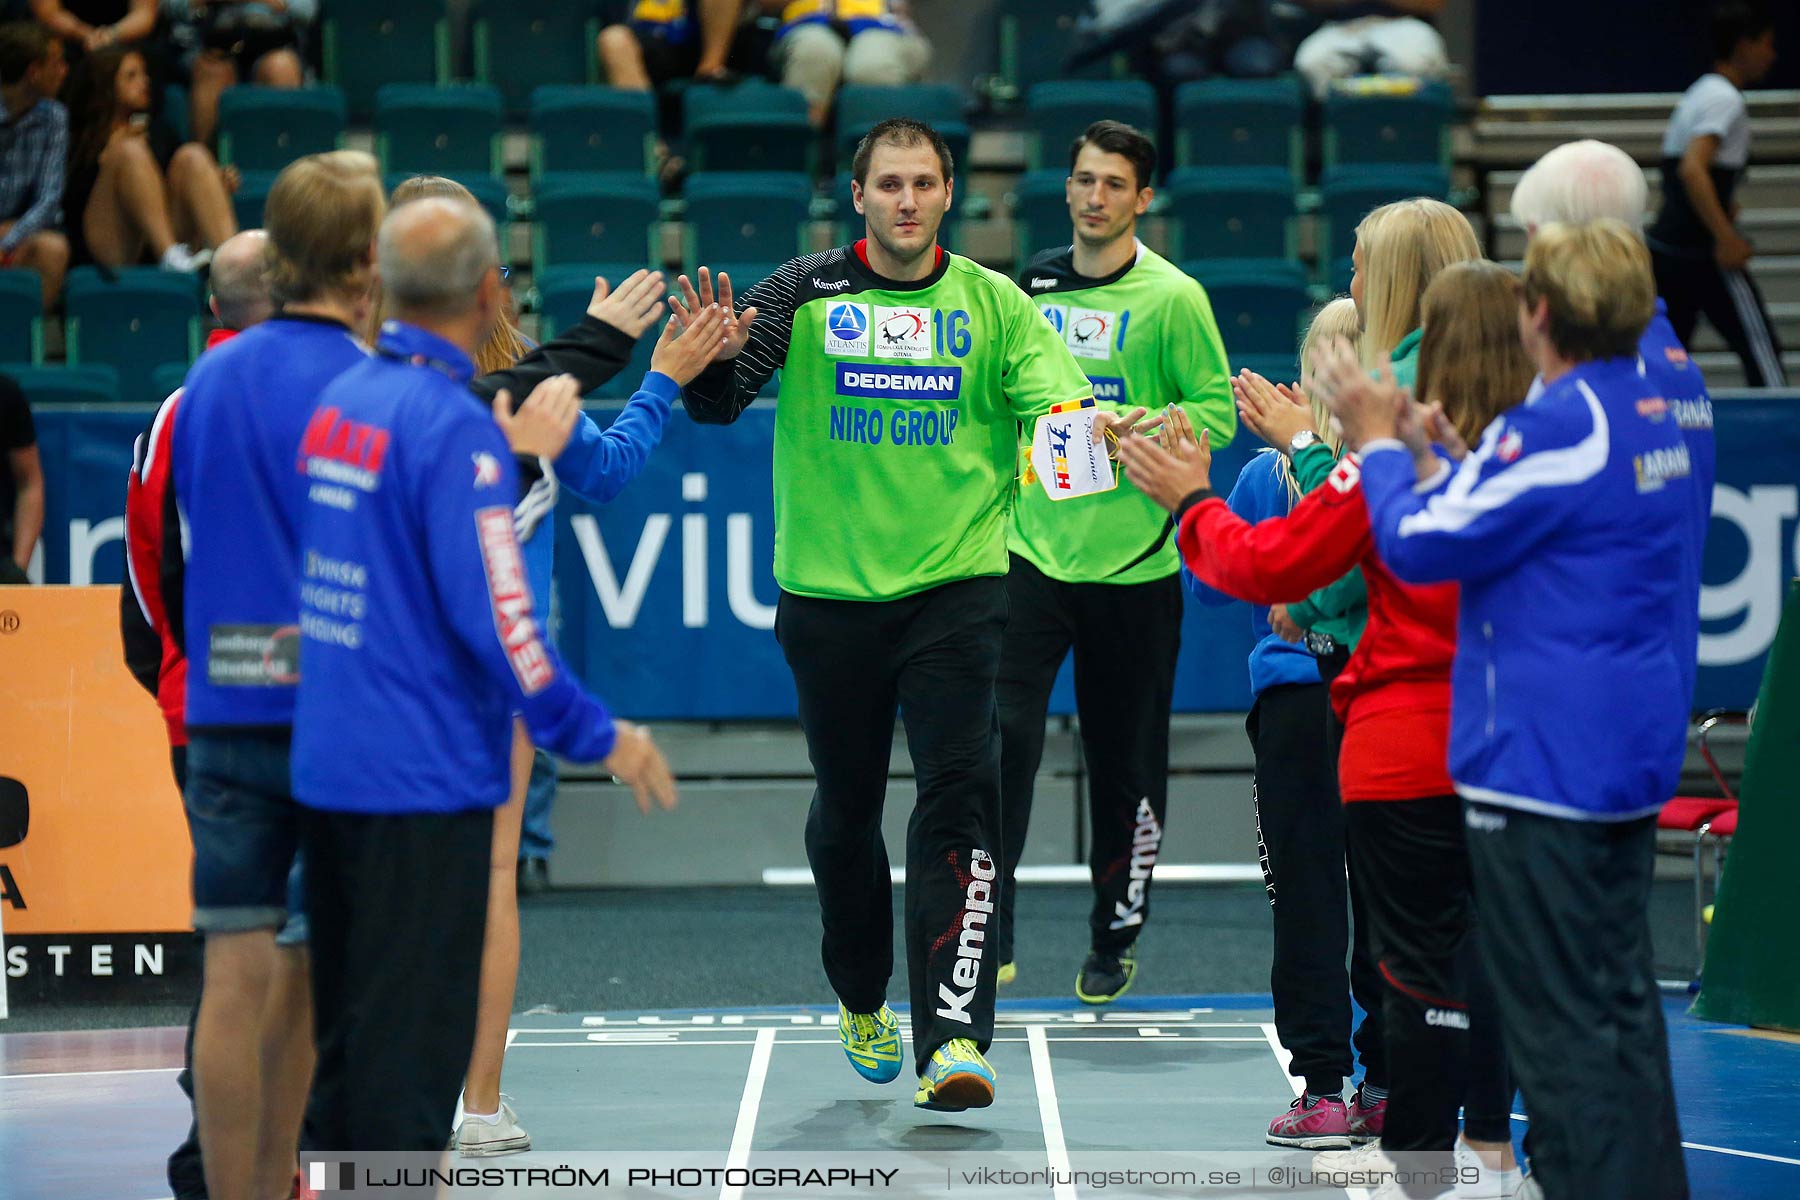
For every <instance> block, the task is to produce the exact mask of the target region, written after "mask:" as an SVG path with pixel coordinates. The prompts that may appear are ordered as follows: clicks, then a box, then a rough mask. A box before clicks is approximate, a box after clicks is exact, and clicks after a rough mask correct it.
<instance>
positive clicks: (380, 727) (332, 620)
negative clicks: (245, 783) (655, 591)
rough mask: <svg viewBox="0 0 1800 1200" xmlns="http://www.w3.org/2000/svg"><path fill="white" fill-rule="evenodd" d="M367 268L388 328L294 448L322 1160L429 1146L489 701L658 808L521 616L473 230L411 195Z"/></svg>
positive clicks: (620, 733)
mask: <svg viewBox="0 0 1800 1200" xmlns="http://www.w3.org/2000/svg"><path fill="white" fill-rule="evenodd" d="M376 257H377V263H378V265H379V269H380V272H381V279H382V285H383V287H384V288H385V290H386V293H387V297H388V301H389V304H390V311H391V312H392V313H393V316H394V319H393V320H390V321H388V322H387V323H386V324H385V325H383V326H382V329H381V333H380V337H379V338H378V340H377V345H376V353H375V354H374V355H372V356H371V357H369V358H368V359H366V360H365V361H363V362H362V363H359V364H358V365H356V366H354V367H352V368H351V369H350V370H348V371H346V372H344V374H343V375H341V376H340V377H339V378H338V379H336V380H334V381H333V382H332V384H331V385H330V386H329V387H327V388H326V389H325V390H324V391H323V393H321V395H320V397H319V401H318V407H317V408H316V409H315V410H314V413H313V417H312V420H311V422H310V424H309V425H308V427H307V430H306V433H305V436H304V437H303V438H302V439H301V440H300V444H299V446H298V448H297V456H298V460H299V466H300V472H301V474H302V476H303V477H304V478H305V479H306V480H307V486H308V493H307V502H306V505H305V508H304V511H303V513H302V515H301V522H300V525H301V528H300V555H299V558H300V563H301V580H300V639H301V654H302V657H303V659H304V661H305V663H306V669H305V672H304V675H303V678H302V681H301V685H300V694H299V698H298V701H297V703H296V707H295V713H294V744H293V788H294V795H295V798H296V799H298V800H299V801H300V803H301V805H302V806H303V813H302V819H301V843H302V846H303V848H304V853H305V856H306V863H307V895H306V900H307V914H308V918H309V920H310V922H311V925H312V954H313V1003H314V1008H315V1012H316V1014H317V1015H316V1028H317V1031H318V1051H319V1066H318V1071H317V1074H316V1076H315V1081H314V1091H313V1104H312V1109H311V1111H312V1112H313V1114H314V1117H315V1122H314V1123H315V1125H316V1126H317V1128H316V1135H317V1145H318V1148H319V1149H320V1150H323V1151H348V1150H388V1151H437V1150H442V1149H443V1146H444V1139H445V1134H446V1132H447V1130H448V1128H449V1122H450V1117H451V1113H452V1111H453V1109H454V1107H455V1103H456V1093H457V1089H458V1087H459V1086H460V1085H461V1083H462V1076H463V1068H464V1066H465V1065H466V1064H467V1063H468V1059H469V1048H470V1045H471V1044H472V1042H473V1040H474V1034H475V1014H476V1002H477V1001H476V997H477V981H478V979H479V976H480V970H481V941H482V939H481V936H480V931H481V929H482V928H483V926H484V925H485V922H486V912H487V893H488V879H489V872H488V853H489V847H490V844H491V840H492V833H493V825H494V809H495V808H496V807H498V806H499V805H501V804H502V803H504V802H505V800H506V797H507V791H508V782H509V775H508V758H509V747H510V745H511V740H512V714H513V713H514V712H520V713H522V714H523V715H524V718H525V723H526V725H527V727H528V728H529V730H530V733H531V740H532V742H533V743H534V744H535V745H538V746H542V747H544V748H545V749H547V750H550V751H553V752H555V753H556V754H559V755H561V756H562V757H564V758H567V759H571V760H573V761H576V762H595V761H602V762H604V764H605V766H606V768H607V770H608V771H609V772H611V773H612V775H613V776H615V777H616V778H618V779H619V780H620V781H622V782H624V783H627V784H629V785H630V786H631V787H632V789H633V790H634V792H636V793H637V797H638V803H639V805H640V807H645V808H647V807H648V806H649V804H650V802H651V800H652V799H654V800H655V801H657V802H658V803H660V804H661V805H662V806H663V807H665V808H667V807H670V806H672V805H673V804H674V802H675V784H674V780H673V779H672V778H671V776H670V774H669V767H668V764H667V763H666V762H664V761H663V757H662V755H661V753H660V752H659V751H658V750H657V749H656V747H655V745H654V744H653V743H652V742H651V740H650V736H649V734H648V733H647V732H646V731H645V730H644V729H642V728H641V727H638V726H636V725H633V724H631V723H629V722H626V721H615V720H614V719H613V718H612V717H611V715H609V714H608V712H607V710H606V707H605V706H604V705H603V704H601V703H600V701H599V700H597V699H595V698H594V697H593V696H591V695H589V694H588V693H587V692H585V691H584V690H583V689H582V688H581V686H580V684H578V683H577V682H576V681H575V679H574V677H573V676H572V675H570V674H569V673H568V671H567V670H566V669H565V668H564V666H563V664H562V662H561V661H560V659H559V658H558V656H557V654H556V651H555V649H554V648H553V647H552V646H551V644H550V643H549V641H548V640H546V639H545V638H544V637H543V635H542V632H541V627H540V626H539V624H538V621H537V617H536V615H535V612H534V609H533V603H532V596H531V588H530V585H529V583H528V581H527V576H526V573H525V567H524V564H523V562H522V560H521V558H520V555H519V547H518V543H517V541H516V539H515V537H514V533H513V511H512V509H513V503H514V501H515V500H516V499H517V497H518V494H519V492H518V480H517V478H516V477H515V475H516V468H515V467H514V464H513V455H512V452H511V451H510V450H509V449H508V447H507V442H506V438H505V436H504V435H503V434H502V433H501V431H500V428H499V426H498V425H497V424H496V423H495V421H494V418H493V416H492V414H490V413H489V412H488V410H487V408H486V406H485V405H483V404H482V403H481V402H480V401H479V400H477V399H476V398H475V395H474V394H473V393H472V392H471V391H470V390H469V380H470V377H471V376H472V375H473V374H474V369H475V368H474V363H473V361H472V356H473V354H474V352H475V350H476V348H477V347H479V346H480V345H481V344H482V343H483V342H484V341H485V340H486V339H487V336H488V334H489V333H490V332H491V331H492V330H493V328H494V325H495V322H496V321H498V320H499V319H500V317H501V314H502V311H503V310H502V303H503V296H504V284H502V283H501V280H500V254H499V245H498V242H497V240H496V237H495V233H494V223H493V221H492V220H491V219H489V218H488V216H487V215H486V214H485V213H483V212H482V211H481V210H480V209H479V208H477V207H475V206H474V205H472V204H470V203H468V202H467V201H463V200H459V199H441V198H433V199H425V200H416V201H413V202H412V203H410V204H404V205H401V206H400V207H399V208H396V209H395V210H394V211H393V212H392V213H391V214H389V216H388V218H387V220H386V221H385V222H384V223H383V225H382V227H381V233H380V236H379V239H378V241H377V250H376ZM724 329H725V323H724V317H723V315H722V314H721V313H720V312H719V311H718V309H717V308H713V309H711V310H709V311H708V312H707V313H705V314H704V315H703V316H701V318H700V319H699V320H697V321H694V322H692V323H690V325H689V327H688V329H687V331H686V333H685V334H684V335H683V336H682V337H681V338H680V339H676V338H675V337H674V336H673V334H672V332H671V331H669V330H665V331H664V334H663V339H662V342H661V343H660V344H659V346H658V354H657V358H656V360H655V361H656V362H657V364H658V366H657V369H658V370H660V371H663V372H665V373H667V374H668V375H669V376H670V379H671V386H672V387H679V386H680V385H681V384H683V383H685V382H687V380H688V379H691V378H692V377H693V375H695V374H697V373H698V372H699V371H700V368H701V367H703V366H704V365H705V364H706V363H708V362H710V361H711V360H712V358H713V356H714V355H715V354H717V352H718V349H719V345H720V342H721V337H722V335H723V333H724ZM557 388H562V389H565V390H566V391H567V392H568V393H569V395H570V397H572V396H573V394H574V393H575V392H576V391H578V390H579V389H578V385H577V384H576V383H575V382H574V380H573V379H572V378H571V377H568V376H556V377H554V378H552V379H550V380H548V381H546V382H545V383H543V384H540V385H539V387H538V391H540V392H541V391H543V390H544V389H557ZM533 394H534V395H536V394H537V393H536V392H534V393H533ZM551 399H555V397H554V396H552V397H551ZM471 931H474V932H475V935H476V936H474V937H471V936H470V932H471Z"/></svg>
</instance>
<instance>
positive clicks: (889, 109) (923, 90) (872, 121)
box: [837, 83, 969, 172]
mask: <svg viewBox="0 0 1800 1200" xmlns="http://www.w3.org/2000/svg"><path fill="white" fill-rule="evenodd" d="M889 117H913V118H915V119H917V120H920V121H923V122H925V123H926V124H927V125H930V126H931V127H932V128H933V129H935V130H937V131H938V132H939V133H941V134H943V135H944V141H945V142H947V143H949V146H950V157H951V158H952V159H954V160H955V167H956V170H957V171H958V172H962V171H966V170H967V169H968V161H969V121H968V118H967V116H966V115H965V114H964V105H963V94H962V89H960V88H956V87H952V86H951V85H950V84H947V83H902V84H896V85H894V86H892V87H868V86H862V87H859V86H856V85H854V84H852V85H851V86H849V87H846V88H844V90H843V91H841V92H839V93H838V101H837V131H838V135H837V154H838V169H839V170H840V171H847V170H849V169H850V160H851V158H852V157H853V156H854V155H855V153H856V144H857V143H858V142H860V141H861V140H862V139H863V135H864V134H866V133H868V132H869V130H871V129H873V128H874V127H875V126H876V125H878V124H880V123H881V122H882V121H885V120H887V119H888V118H889Z"/></svg>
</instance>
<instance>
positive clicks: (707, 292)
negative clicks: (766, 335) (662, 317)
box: [669, 267, 756, 358]
mask: <svg viewBox="0 0 1800 1200" xmlns="http://www.w3.org/2000/svg"><path fill="white" fill-rule="evenodd" d="M696 275H697V276H698V278H699V286H697V287H696V286H695V284H694V282H693V281H692V280H690V279H688V277H687V276H686V275H682V276H680V277H678V278H677V279H676V281H675V282H676V286H677V287H678V288H680V290H681V294H680V295H679V296H670V297H669V311H670V312H672V313H674V314H675V319H676V321H678V322H679V323H680V325H681V327H682V328H686V327H687V326H688V325H689V324H690V323H692V321H693V320H694V314H696V313H698V312H699V311H700V310H701V309H703V308H709V307H711V306H712V305H714V304H717V305H718V306H719V309H720V311H721V312H723V313H724V314H725V325H726V329H725V333H726V337H725V345H724V348H723V349H721V350H720V351H719V357H720V358H736V357H737V356H738V353H739V352H740V351H741V350H743V348H744V343H745V342H747V341H749V340H750V326H751V325H752V324H754V323H755V321H756V309H755V308H754V307H752V308H746V309H745V310H744V311H743V312H738V311H736V310H735V309H734V308H732V306H731V276H729V275H727V274H725V273H724V272H720V273H719V277H718V284H719V289H718V296H717V297H716V298H715V297H714V295H713V274H712V272H711V271H710V270H708V269H707V268H706V267H701V268H700V270H699V271H698V272H696Z"/></svg>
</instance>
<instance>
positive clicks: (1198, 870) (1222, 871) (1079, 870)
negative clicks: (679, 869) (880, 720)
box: [762, 863, 1263, 887]
mask: <svg viewBox="0 0 1800 1200" xmlns="http://www.w3.org/2000/svg"><path fill="white" fill-rule="evenodd" d="M888 877H889V878H890V879H891V880H892V881H893V882H894V883H897V884H899V883H905V882H906V869H905V868H904V867H892V868H889V871H888ZM1262 877H1263V875H1262V868H1261V867H1259V866H1258V865H1257V864H1255V863H1157V864H1156V881H1157V882H1158V883H1260V882H1261V881H1262ZM1090 878H1091V875H1090V873H1089V871H1088V868H1087V867H1086V866H1084V865H1076V864H1072V863H1071V864H1066V865H1057V864H1045V865H1040V866H1035V867H1020V868H1019V870H1018V875H1017V878H1016V879H1015V880H1014V882H1015V883H1086V882H1088V880H1089V879H1090ZM762 881H763V884H764V886H766V887H811V886H813V876H812V871H811V870H810V869H809V868H807V867H764V868H763V872H762Z"/></svg>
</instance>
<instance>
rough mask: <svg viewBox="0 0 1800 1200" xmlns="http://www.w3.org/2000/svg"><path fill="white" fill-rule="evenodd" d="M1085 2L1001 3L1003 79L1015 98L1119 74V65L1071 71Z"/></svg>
mask: <svg viewBox="0 0 1800 1200" xmlns="http://www.w3.org/2000/svg"><path fill="white" fill-rule="evenodd" d="M1086 8H1087V0H1000V7H999V11H998V14H997V16H998V21H999V27H998V29H997V30H996V31H995V32H996V35H997V37H998V39H999V46H1000V78H1001V79H1002V80H1003V81H1004V83H1005V84H1006V86H1007V88H1008V89H1009V90H1010V91H1011V92H1012V93H1013V94H1015V95H1023V94H1024V93H1025V91H1026V89H1028V88H1030V87H1031V86H1032V85H1033V84H1038V83H1047V82H1050V81H1052V80H1057V79H1110V78H1112V77H1113V76H1114V75H1116V74H1118V70H1117V66H1116V62H1115V60H1110V59H1109V60H1102V61H1100V62H1095V63H1090V64H1088V65H1085V66H1083V67H1082V68H1081V69H1080V70H1076V71H1071V70H1069V69H1068V66H1067V65H1066V64H1067V59H1068V57H1069V51H1070V50H1072V49H1074V47H1075V21H1076V18H1078V17H1079V16H1081V14H1082V12H1083V11H1084V10H1085V9H1086Z"/></svg>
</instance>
